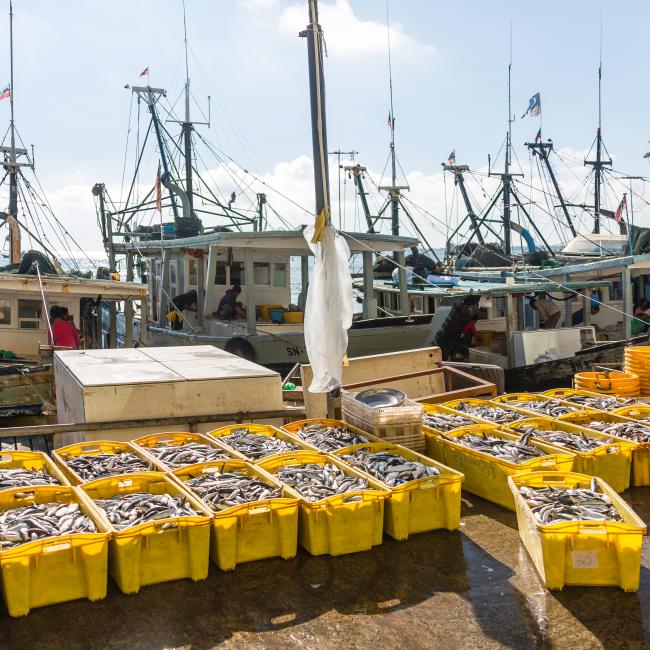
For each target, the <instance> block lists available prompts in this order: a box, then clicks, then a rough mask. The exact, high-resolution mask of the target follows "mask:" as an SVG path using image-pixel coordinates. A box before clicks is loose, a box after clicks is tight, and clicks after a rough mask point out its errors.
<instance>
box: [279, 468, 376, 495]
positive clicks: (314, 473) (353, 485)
mask: <svg viewBox="0 0 650 650" xmlns="http://www.w3.org/2000/svg"><path fill="white" fill-rule="evenodd" d="M276 476H277V477H278V479H280V480H281V481H282V482H283V483H286V484H287V485H289V486H290V487H292V488H293V489H294V490H296V492H298V494H300V496H301V497H303V498H304V499H306V500H307V501H320V500H321V499H326V498H327V497H331V496H334V495H335V494H344V493H345V492H357V491H358V490H367V489H368V481H366V480H364V479H362V478H357V477H356V476H349V475H348V474H346V473H345V472H344V471H343V470H341V469H340V468H339V467H337V466H336V465H332V464H330V463H327V464H325V465H318V464H316V463H308V464H307V465H285V466H284V467H281V468H280V469H279V470H278V471H277V472H276Z"/></svg>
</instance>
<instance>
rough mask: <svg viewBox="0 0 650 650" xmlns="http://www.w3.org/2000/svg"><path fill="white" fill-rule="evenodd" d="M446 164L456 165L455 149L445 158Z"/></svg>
mask: <svg viewBox="0 0 650 650" xmlns="http://www.w3.org/2000/svg"><path fill="white" fill-rule="evenodd" d="M447 164H448V165H455V164H456V149H452V150H451V153H450V154H449V157H448V158H447Z"/></svg>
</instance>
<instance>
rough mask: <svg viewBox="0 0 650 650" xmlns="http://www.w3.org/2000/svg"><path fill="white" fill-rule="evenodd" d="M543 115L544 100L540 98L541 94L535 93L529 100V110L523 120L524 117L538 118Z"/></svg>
mask: <svg viewBox="0 0 650 650" xmlns="http://www.w3.org/2000/svg"><path fill="white" fill-rule="evenodd" d="M541 114H542V99H541V97H540V96H539V93H535V94H534V95H533V96H532V97H531V98H530V99H529V100H528V108H527V109H526V112H525V113H524V114H523V115H522V116H521V119H522V120H523V119H524V117H526V115H530V116H532V117H537V116H538V115H541Z"/></svg>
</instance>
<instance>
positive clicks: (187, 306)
mask: <svg viewBox="0 0 650 650" xmlns="http://www.w3.org/2000/svg"><path fill="white" fill-rule="evenodd" d="M197 301H198V295H197V293H196V289H192V290H191V291H188V292H187V293H181V294H179V295H178V296H174V297H173V298H172V299H171V302H170V303H169V312H168V314H167V320H168V321H169V323H170V325H171V327H172V329H175V330H182V329H183V312H184V311H185V310H187V311H196V303H197Z"/></svg>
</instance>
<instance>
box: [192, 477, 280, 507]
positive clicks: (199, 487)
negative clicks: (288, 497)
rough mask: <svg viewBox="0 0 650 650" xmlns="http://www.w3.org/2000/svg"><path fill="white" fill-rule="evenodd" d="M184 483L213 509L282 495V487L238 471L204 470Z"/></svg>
mask: <svg viewBox="0 0 650 650" xmlns="http://www.w3.org/2000/svg"><path fill="white" fill-rule="evenodd" d="M185 485H186V486H187V487H188V488H190V489H192V490H193V491H194V492H196V494H198V495H199V496H200V497H201V498H202V499H203V500H204V501H207V502H208V503H209V504H210V505H211V506H212V507H213V508H214V509H215V510H225V509H226V508H230V507H232V506H239V505H242V504H243V503H251V502H252V501H264V500H265V499H277V498H279V497H281V496H282V488H275V487H273V486H271V485H268V484H267V483H264V482H263V481H260V479H259V478H257V477H256V476H249V475H248V474H242V473H240V472H223V473H220V472H206V473H203V474H200V475H199V476H195V477H194V478H191V479H188V480H187V481H185Z"/></svg>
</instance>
